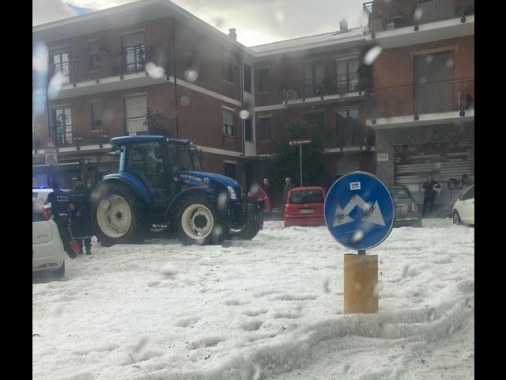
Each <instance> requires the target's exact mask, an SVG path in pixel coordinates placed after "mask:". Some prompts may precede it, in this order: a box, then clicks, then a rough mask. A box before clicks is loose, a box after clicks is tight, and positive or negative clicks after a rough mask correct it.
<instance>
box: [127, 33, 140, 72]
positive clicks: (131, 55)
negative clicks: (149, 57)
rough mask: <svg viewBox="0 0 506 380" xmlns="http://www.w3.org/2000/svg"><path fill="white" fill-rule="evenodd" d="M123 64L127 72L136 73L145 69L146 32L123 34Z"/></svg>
mask: <svg viewBox="0 0 506 380" xmlns="http://www.w3.org/2000/svg"><path fill="white" fill-rule="evenodd" d="M122 45H123V64H124V68H125V71H126V72H127V73H136V72H139V71H142V70H144V64H145V63H146V50H145V46H144V33H143V32H137V33H132V34H127V35H125V36H123V39H122Z"/></svg>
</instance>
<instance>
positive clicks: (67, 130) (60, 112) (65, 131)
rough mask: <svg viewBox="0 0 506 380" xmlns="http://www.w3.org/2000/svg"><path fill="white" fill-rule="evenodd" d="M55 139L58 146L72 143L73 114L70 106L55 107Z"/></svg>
mask: <svg viewBox="0 0 506 380" xmlns="http://www.w3.org/2000/svg"><path fill="white" fill-rule="evenodd" d="M53 123H54V126H55V127H54V130H53V133H54V136H55V138H54V140H55V141H56V142H57V144H56V145H57V146H65V145H72V116H71V112H70V107H68V106H67V107H66V106H64V107H58V108H54V109H53Z"/></svg>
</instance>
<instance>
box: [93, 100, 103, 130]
mask: <svg viewBox="0 0 506 380" xmlns="http://www.w3.org/2000/svg"><path fill="white" fill-rule="evenodd" d="M90 108H91V130H92V131H100V130H102V102H100V101H93V102H91V104H90Z"/></svg>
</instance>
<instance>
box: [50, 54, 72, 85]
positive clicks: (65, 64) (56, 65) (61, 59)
mask: <svg viewBox="0 0 506 380" xmlns="http://www.w3.org/2000/svg"><path fill="white" fill-rule="evenodd" d="M51 66H52V67H51V69H52V75H55V74H56V73H60V74H61V75H63V84H69V83H70V68H69V54H68V53H67V52H66V51H61V50H55V51H52V52H51Z"/></svg>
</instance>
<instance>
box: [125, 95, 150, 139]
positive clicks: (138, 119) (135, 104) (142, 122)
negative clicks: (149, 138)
mask: <svg viewBox="0 0 506 380" xmlns="http://www.w3.org/2000/svg"><path fill="white" fill-rule="evenodd" d="M124 102H125V118H126V120H125V122H126V129H127V132H128V134H129V135H138V134H141V135H142V134H147V132H148V125H147V121H146V112H147V105H146V104H147V103H146V102H147V101H146V96H144V95H139V96H129V97H126V98H125V99H124Z"/></svg>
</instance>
